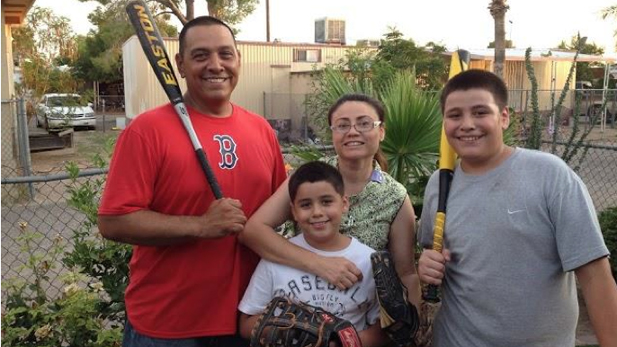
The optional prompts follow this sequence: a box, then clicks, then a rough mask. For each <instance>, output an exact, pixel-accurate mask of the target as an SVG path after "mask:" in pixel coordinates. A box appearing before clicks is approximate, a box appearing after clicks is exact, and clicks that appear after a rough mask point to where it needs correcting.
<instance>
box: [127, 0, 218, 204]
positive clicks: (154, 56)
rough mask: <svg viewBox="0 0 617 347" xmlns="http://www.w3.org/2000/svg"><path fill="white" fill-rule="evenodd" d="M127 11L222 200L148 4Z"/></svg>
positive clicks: (132, 5)
mask: <svg viewBox="0 0 617 347" xmlns="http://www.w3.org/2000/svg"><path fill="white" fill-rule="evenodd" d="M126 13H127V14H128V15H129V20H130V21H131V24H132V25H133V28H135V32H136V33H137V38H138V39H139V43H140V44H141V48H142V49H143V50H144V53H145V54H146V58H148V62H149V63H150V66H151V67H152V70H153V71H154V74H155V75H156V78H157V79H158V80H159V82H160V83H161V85H162V86H163V90H165V94H167V97H168V98H169V101H171V103H172V104H173V105H174V108H175V110H176V113H177V114H178V117H180V120H181V121H182V124H183V125H184V129H186V132H187V133H188V135H189V137H190V139H191V143H192V144H193V148H194V149H195V154H196V155H197V158H198V160H199V164H200V165H201V168H202V170H203V171H204V173H205V174H206V179H207V180H208V184H209V185H210V189H212V193H213V194H214V197H215V198H217V199H221V198H222V197H223V193H221V188H220V186H219V183H218V181H217V180H216V176H214V172H213V171H212V168H211V167H210V164H209V163H208V158H207V157H206V153H205V152H204V150H203V147H202V146H201V143H200V142H199V139H198V138H197V134H196V133H195V129H194V128H193V124H192V123H191V119H190V118H189V113H188V111H187V110H186V105H185V104H184V99H183V98H182V92H181V91H180V86H179V85H178V79H177V78H176V74H175V73H174V70H173V67H172V65H171V60H169V56H168V55H167V50H166V49H165V44H164V42H163V39H162V38H161V34H160V32H159V29H158V28H157V26H156V23H155V22H154V18H153V17H152V14H151V13H150V10H148V7H147V6H146V5H145V4H144V3H143V2H142V1H131V2H129V3H128V4H127V5H126Z"/></svg>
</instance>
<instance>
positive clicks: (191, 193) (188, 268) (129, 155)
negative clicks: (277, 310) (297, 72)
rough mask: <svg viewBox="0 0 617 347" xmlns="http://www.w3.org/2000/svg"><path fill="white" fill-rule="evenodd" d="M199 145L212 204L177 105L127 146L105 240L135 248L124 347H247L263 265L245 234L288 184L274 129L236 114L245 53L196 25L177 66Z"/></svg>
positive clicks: (162, 110)
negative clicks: (241, 325) (246, 311)
mask: <svg viewBox="0 0 617 347" xmlns="http://www.w3.org/2000/svg"><path fill="white" fill-rule="evenodd" d="M176 63H177V65H178V70H179V72H180V75H181V76H182V77H183V78H185V79H186V83H187V89H188V91H187V92H186V94H185V101H186V105H187V108H188V111H189V115H190V118H191V121H192V123H193V126H194V128H195V132H196V133H197V137H198V138H199V140H200V142H201V143H202V145H203V147H204V151H205V152H206V155H207V157H208V159H209V161H210V164H211V166H212V167H213V171H214V173H215V175H216V177H217V179H218V181H219V183H220V186H221V190H222V192H223V195H224V196H225V197H226V198H224V199H220V200H215V198H214V196H213V194H212V192H211V191H210V188H209V186H208V183H207V181H206V178H205V175H204V173H203V172H202V171H201V168H200V165H199V161H198V159H197V157H196V156H195V154H194V151H193V147H192V145H191V142H190V140H189V138H188V136H187V134H186V131H185V130H184V128H183V126H182V123H181V121H180V119H179V118H178V117H177V116H176V115H175V113H174V109H173V106H172V105H171V104H167V105H163V106H160V107H158V108H155V109H153V110H150V111H147V112H145V113H143V114H141V115H140V116H139V117H137V118H136V119H135V120H134V121H133V122H131V124H130V125H129V126H128V127H127V128H126V129H125V130H124V131H123V132H122V134H121V135H120V137H119V138H118V143H117V144H116V149H115V152H114V156H113V158H112V161H111V165H110V170H109V175H108V178H107V184H106V186H105V191H104V193H103V197H102V201H101V206H100V209H99V229H100V232H101V234H102V235H103V236H104V237H106V238H108V239H111V240H116V241H119V242H125V243H130V244H132V245H134V247H133V256H132V258H131V262H130V281H129V286H128V288H127V290H126V297H125V299H126V307H127V315H128V319H127V323H126V329H125V334H124V342H123V346H125V347H135V346H165V345H168V344H170V343H172V341H171V340H173V343H174V346H184V347H189V346H213V345H217V346H246V345H247V344H246V341H245V340H241V339H239V337H237V335H236V331H237V326H236V325H237V307H238V302H239V300H240V298H241V297H242V295H243V292H244V289H245V288H246V286H247V284H248V281H249V280H250V277H251V274H252V272H253V270H254V268H255V266H256V265H257V262H258V260H259V258H258V257H257V256H256V254H255V253H253V252H252V251H250V250H249V249H248V248H245V247H244V246H243V245H242V244H240V243H239V241H238V237H237V236H238V233H240V232H242V230H243V228H244V223H245V222H246V219H247V217H249V216H250V215H251V214H252V213H253V212H254V211H255V210H256V209H257V208H258V207H259V205H260V204H261V203H262V202H263V201H265V200H266V199H267V198H268V197H269V196H270V195H272V193H273V192H274V191H275V190H276V188H277V187H278V186H279V185H280V184H281V183H282V182H283V181H284V180H285V177H286V174H285V167H284V163H283V158H282V156H281V152H280V148H279V145H278V141H277V139H276V136H275V135H274V132H273V131H272V129H271V127H270V126H269V125H268V123H267V122H266V121H265V120H264V119H263V118H262V117H260V116H258V115H255V114H253V113H250V112H248V111H246V110H244V109H242V108H241V107H239V106H237V105H234V104H232V103H231V102H230V97H231V93H232V91H233V90H234V88H235V86H236V84H237V83H238V76H239V70H240V52H238V50H237V49H236V42H235V38H234V36H233V33H232V31H231V30H230V28H229V27H228V26H227V25H226V24H225V23H223V22H221V21H219V20H217V19H215V18H212V17H198V18H195V19H194V20H192V21H190V22H189V23H187V24H186V25H185V26H184V28H183V29H182V32H181V33H180V52H179V53H178V54H177V55H176Z"/></svg>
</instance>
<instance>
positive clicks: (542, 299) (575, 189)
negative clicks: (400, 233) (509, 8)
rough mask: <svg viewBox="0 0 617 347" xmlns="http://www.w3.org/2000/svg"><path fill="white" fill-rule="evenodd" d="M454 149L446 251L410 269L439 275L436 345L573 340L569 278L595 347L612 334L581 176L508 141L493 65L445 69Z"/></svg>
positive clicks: (616, 306)
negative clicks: (451, 74) (489, 69)
mask: <svg viewBox="0 0 617 347" xmlns="http://www.w3.org/2000/svg"><path fill="white" fill-rule="evenodd" d="M441 102H442V111H443V114H444V130H445V134H446V137H447V139H448V142H449V143H450V145H451V146H452V147H453V149H454V150H455V152H456V153H457V154H458V156H459V158H460V159H461V160H460V164H459V165H458V166H457V167H456V169H455V172H454V179H453V182H452V185H451V190H450V195H449V199H448V204H447V217H446V224H445V234H444V235H445V244H444V249H445V251H444V252H442V253H438V252H436V251H434V250H430V249H427V250H425V251H424V252H423V253H422V256H421V257H420V260H419V265H418V273H419V275H420V279H421V280H422V281H423V282H425V283H430V284H443V285H442V290H443V292H442V294H443V298H442V299H443V304H442V307H441V309H440V311H439V312H438V313H437V316H436V318H435V322H434V330H433V346H435V347H445V346H487V347H488V346H534V347H535V346H547V347H548V346H551V347H553V346H574V343H575V341H574V340H575V330H576V322H577V318H578V302H577V294H576V281H575V276H576V278H578V281H579V283H580V285H581V288H582V293H583V297H584V299H585V303H586V305H587V308H588V312H589V315H590V318H591V322H592V325H593V327H594V331H595V332H596V335H597V336H598V340H599V342H600V344H601V345H602V346H607V345H609V344H610V343H615V341H617V329H615V327H617V287H616V286H615V282H614V280H613V278H612V276H611V273H610V268H609V264H608V259H607V255H608V254H609V253H608V249H607V248H606V246H605V244H604V241H603V239H602V235H601V233H600V227H599V225H598V220H597V217H596V211H595V209H594V207H593V203H592V201H591V198H590V196H589V193H588V191H587V189H586V188H585V185H584V184H583V182H582V181H581V179H580V178H579V177H578V176H577V175H576V174H575V173H574V172H573V171H572V170H571V169H570V168H569V167H568V166H567V165H566V164H565V163H564V162H563V161H562V160H561V159H559V158H557V157H555V156H554V155H551V154H547V153H541V152H538V151H531V150H526V149H520V148H513V147H509V146H507V145H505V144H504V142H503V134H502V131H503V130H504V129H506V128H507V126H508V124H509V113H508V110H507V108H506V105H507V89H506V87H505V85H504V83H503V81H502V80H501V79H499V78H498V77H497V76H495V75H494V74H492V73H490V72H486V71H480V70H469V71H466V72H463V73H461V74H459V75H457V76H455V77H454V78H452V79H451V80H450V81H449V82H448V83H447V85H446V87H445V88H444V91H443V92H442V97H441ZM437 181H438V176H437V175H433V176H432V177H431V179H430V180H429V183H428V186H427V189H426V193H425V200H424V209H423V211H422V222H421V226H420V231H419V235H420V241H421V243H422V244H423V245H424V246H430V245H431V244H432V241H433V240H432V235H433V221H434V218H435V212H436V210H437V194H438V182H437Z"/></svg>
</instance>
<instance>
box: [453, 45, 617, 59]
mask: <svg viewBox="0 0 617 347" xmlns="http://www.w3.org/2000/svg"><path fill="white" fill-rule="evenodd" d="M525 50H526V49H522V48H507V49H506V61H524V60H525ZM468 51H469V53H471V59H474V60H490V61H493V60H494V59H495V50H494V49H493V48H484V49H469V50H468ZM447 54H449V55H450V54H452V52H448V53H447ZM574 54H575V53H574V52H571V51H562V50H557V49H549V48H545V49H533V50H532V51H531V61H572V60H573V59H574ZM576 61H578V62H606V63H615V61H617V56H615V55H612V54H608V55H591V54H579V55H578V58H577V59H576Z"/></svg>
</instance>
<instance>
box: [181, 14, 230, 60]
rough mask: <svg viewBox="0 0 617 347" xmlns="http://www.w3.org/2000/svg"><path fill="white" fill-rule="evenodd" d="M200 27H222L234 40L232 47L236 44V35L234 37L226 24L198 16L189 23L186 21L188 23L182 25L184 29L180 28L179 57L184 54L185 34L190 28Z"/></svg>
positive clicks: (211, 18) (215, 19) (216, 19)
mask: <svg viewBox="0 0 617 347" xmlns="http://www.w3.org/2000/svg"><path fill="white" fill-rule="evenodd" d="M200 25H204V26H209V25H221V26H224V27H225V28H227V30H229V33H231V37H232V38H233V39H234V45H235V44H236V35H234V31H233V30H232V29H231V28H230V27H229V25H227V23H225V22H223V21H222V20H220V19H218V18H214V17H211V16H200V17H196V18H193V19H191V20H190V21H188V23H186V24H185V25H184V27H183V28H182V31H180V38H179V41H180V55H183V54H184V46H185V45H186V42H185V41H186V32H187V31H188V30H189V29H190V28H192V27H196V26H200Z"/></svg>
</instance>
